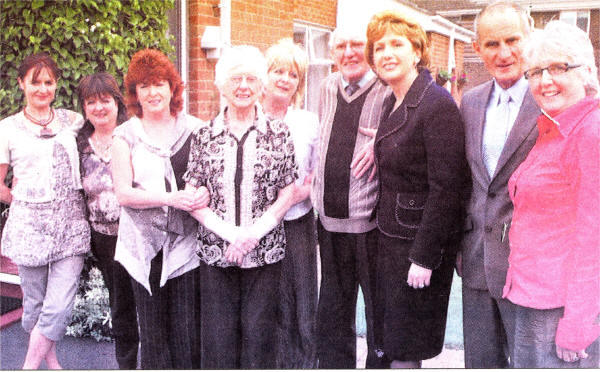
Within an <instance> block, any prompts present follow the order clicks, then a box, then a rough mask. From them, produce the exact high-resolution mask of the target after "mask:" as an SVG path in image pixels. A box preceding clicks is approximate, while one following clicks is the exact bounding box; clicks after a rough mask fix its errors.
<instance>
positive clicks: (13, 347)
mask: <svg viewBox="0 0 600 372" xmlns="http://www.w3.org/2000/svg"><path fill="white" fill-rule="evenodd" d="M27 340H28V335H27V333H25V331H24V330H23V328H22V327H21V325H20V324H19V323H16V324H13V325H12V326H10V327H8V328H6V329H3V330H2V331H0V369H2V370H9V369H20V368H21V366H22V365H23V361H24V360H25V352H26V350H27ZM357 344H358V353H357V359H358V360H357V363H356V366H357V367H358V368H364V366H365V358H366V355H367V345H366V341H365V338H364V337H358V338H357ZM57 352H58V358H59V360H60V361H61V363H62V366H63V367H64V368H65V369H95V370H97V369H116V368H117V363H116V361H115V358H114V344H113V343H111V342H96V341H94V340H93V339H90V338H74V337H65V338H64V339H63V340H62V341H61V342H59V343H58V344H57ZM464 365H465V364H464V353H463V351H462V350H452V349H444V351H443V352H442V353H441V354H440V355H438V356H437V357H436V358H433V359H429V360H426V361H424V362H423V367H424V368H464ZM42 367H45V366H42Z"/></svg>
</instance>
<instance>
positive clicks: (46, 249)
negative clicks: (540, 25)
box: [0, 1, 600, 369]
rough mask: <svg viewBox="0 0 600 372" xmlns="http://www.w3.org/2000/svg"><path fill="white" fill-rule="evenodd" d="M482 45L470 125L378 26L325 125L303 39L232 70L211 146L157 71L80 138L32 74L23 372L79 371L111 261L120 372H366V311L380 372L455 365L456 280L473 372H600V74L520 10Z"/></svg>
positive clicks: (490, 23)
mask: <svg viewBox="0 0 600 372" xmlns="http://www.w3.org/2000/svg"><path fill="white" fill-rule="evenodd" d="M475 33H476V36H475V40H474V42H473V46H474V49H475V51H476V52H477V53H478V54H479V56H480V57H481V59H482V60H483V62H484V65H485V67H486V69H487V70H488V72H489V73H490V74H491V76H492V77H493V79H492V80H491V81H489V82H486V83H484V84H482V85H480V86H478V87H475V88H474V89H472V90H470V91H468V92H466V93H465V95H464V97H463V99H462V102H461V106H460V108H458V107H457V106H456V104H455V102H454V100H453V98H452V97H451V95H450V94H449V93H448V92H447V91H446V90H445V89H444V88H442V87H440V86H438V85H437V84H436V83H435V81H434V80H433V79H432V77H431V75H430V73H429V71H428V69H427V67H428V66H429V62H430V51H431V48H430V41H429V39H428V37H427V34H426V33H425V31H424V29H423V28H422V26H421V25H420V24H419V23H418V22H416V21H415V20H413V19H411V18H410V17H409V16H407V15H405V14H402V13H399V12H396V11H383V12H380V13H377V14H375V15H374V16H373V17H372V18H371V20H370V22H369V24H368V26H367V30H366V32H362V30H359V29H357V28H356V27H347V26H346V27H343V26H340V27H338V28H337V29H336V30H335V31H334V32H333V34H332V37H331V42H330V47H331V56H332V59H333V61H334V63H335V66H336V70H337V71H336V72H334V73H332V74H331V75H330V76H328V77H327V78H326V79H325V80H324V81H323V82H322V84H321V91H320V100H319V112H318V115H315V114H313V113H310V112H308V111H306V110H303V109H301V108H300V107H301V105H302V101H303V93H304V86H305V79H306V73H307V66H308V61H307V56H306V54H305V53H304V51H303V50H302V48H300V47H299V46H297V45H295V44H294V43H293V42H292V41H291V40H290V39H284V40H281V41H280V42H278V43H276V44H275V45H273V46H271V47H270V48H269V49H268V50H267V51H266V53H265V55H263V54H262V53H261V52H260V51H259V50H258V49H256V48H254V47H250V46H235V47H231V48H228V49H225V50H224V51H223V54H222V56H221V58H220V59H219V61H218V63H217V64H216V68H215V84H216V86H217V88H218V90H219V92H220V94H221V97H222V99H223V104H222V105H221V107H222V110H221V111H220V113H219V114H218V115H217V116H216V117H215V118H214V119H212V120H210V122H203V121H201V120H199V119H197V118H195V117H193V116H191V115H187V114H185V113H184V112H183V98H182V93H183V90H184V85H183V82H182V80H181V78H180V76H179V74H178V73H177V71H176V69H175V67H174V66H173V64H172V63H171V61H169V59H168V58H167V57H166V56H165V55H164V54H163V53H161V52H159V51H156V50H152V49H145V50H141V51H139V52H137V53H136V54H134V56H133V57H132V59H131V62H130V65H129V68H128V70H127V73H126V75H125V78H124V91H125V94H124V96H123V95H122V93H121V91H120V89H119V87H118V85H117V83H116V81H115V79H114V77H112V76H111V75H109V74H107V73H102V72H101V73H97V74H93V75H91V76H87V77H84V78H83V79H82V80H81V81H80V83H79V87H78V92H77V93H78V102H79V104H80V106H81V110H82V114H83V115H80V114H77V113H75V112H72V111H69V110H64V109H58V108H57V109H55V108H52V106H51V103H52V101H53V99H54V93H55V91H56V84H57V80H58V78H59V76H60V71H59V70H58V68H57V66H56V64H55V62H54V61H53V60H52V58H50V57H49V56H48V55H47V54H44V53H40V54H35V55H32V56H28V57H26V58H25V59H24V60H23V62H22V64H21V67H20V68H19V71H18V82H19V85H20V87H21V89H22V91H23V94H24V97H25V105H24V107H23V109H22V110H21V111H20V112H18V113H17V114H15V115H13V116H10V117H8V118H6V119H4V120H3V121H1V122H0V178H2V179H4V177H5V176H6V174H7V171H8V167H9V166H11V167H12V169H13V172H14V178H13V182H12V187H11V188H9V187H8V186H7V185H4V184H2V185H0V200H1V201H2V202H5V203H10V204H11V208H10V215H9V218H8V221H7V225H6V226H5V229H4V232H3V236H2V253H3V254H4V255H6V256H8V257H9V258H11V259H12V260H13V261H14V262H15V263H16V264H17V265H18V268H19V275H20V277H21V283H22V289H23V294H24V302H23V306H24V315H23V320H22V324H23V327H24V328H25V330H26V331H28V332H30V334H31V336H30V341H29V347H28V351H27V355H26V359H25V364H24V366H23V367H24V368H26V369H31V368H38V367H39V365H40V363H41V361H42V360H45V362H46V366H47V367H48V368H59V367H60V364H59V362H58V360H57V357H56V341H58V340H60V338H61V337H62V336H63V335H64V331H65V328H66V326H67V324H68V321H69V314H70V309H71V307H72V304H73V301H74V297H75V292H76V289H77V283H78V278H79V274H80V271H81V269H82V266H83V261H84V257H85V255H86V253H87V252H88V251H89V250H90V247H91V250H92V252H93V255H94V256H95V257H96V258H97V259H98V265H99V268H100V270H101V272H102V274H103V277H104V279H105V282H106V285H107V288H108V290H109V295H110V306H111V312H112V318H113V334H114V336H115V349H116V353H115V354H116V358H117V362H118V364H119V367H120V368H124V369H134V368H136V366H137V359H138V355H137V353H138V345H141V347H140V350H141V355H140V360H141V368H143V369H189V368H209V369H221V368H316V367H319V368H355V367H356V335H355V314H356V301H357V294H358V287H359V285H360V287H361V289H362V291H363V294H364V299H365V310H366V311H365V312H366V320H367V348H368V353H367V361H366V366H367V368H387V367H391V368H418V367H420V366H421V361H422V360H424V359H429V358H432V357H434V356H436V355H438V354H439V353H440V352H441V350H442V348H443V341H444V333H445V326H446V316H447V310H448V298H449V294H450V287H451V283H452V277H453V272H454V270H455V268H456V270H457V272H458V273H459V275H461V276H462V278H463V295H462V298H463V326H464V329H463V331H464V332H463V333H464V341H465V343H464V345H465V366H466V367H467V368H505V367H518V368H527V367H599V366H600V361H599V358H600V340H599V336H600V317H599V315H600V276H599V275H598V273H599V272H600V271H599V270H600V228H599V224H598V221H599V220H600V218H599V217H600V215H599V214H600V192H599V190H600V107H599V103H600V101H599V99H598V93H599V85H598V76H597V68H596V66H595V61H594V50H593V48H592V45H591V43H590V40H589V38H588V36H587V35H586V34H585V33H584V32H582V31H581V30H579V29H578V28H577V27H575V26H570V25H567V24H564V23H562V22H560V21H551V22H549V23H548V24H547V25H546V26H545V28H544V29H543V30H535V31H534V30H533V29H532V24H531V22H530V18H529V17H528V15H527V14H526V12H525V11H524V10H523V9H522V8H520V7H519V6H518V5H516V4H514V3H511V2H507V1H499V2H495V3H493V4H491V5H488V6H487V7H486V8H484V9H483V10H482V11H481V12H480V14H479V15H478V16H477V18H476V20H475ZM517 191H518V192H517ZM315 215H316V218H315ZM317 243H318V247H319V248H318V252H319V254H320V268H321V269H320V273H321V284H320V288H319V287H318V284H317V283H318V281H317V266H318V265H317Z"/></svg>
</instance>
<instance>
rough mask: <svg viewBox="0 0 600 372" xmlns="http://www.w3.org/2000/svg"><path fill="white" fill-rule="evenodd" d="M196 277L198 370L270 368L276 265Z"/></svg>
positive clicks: (204, 271) (204, 268) (207, 270)
mask: <svg viewBox="0 0 600 372" xmlns="http://www.w3.org/2000/svg"><path fill="white" fill-rule="evenodd" d="M200 272H201V274H200V275H201V277H202V281H201V282H200V288H201V294H200V296H201V298H202V312H201V323H202V331H201V333H202V368H203V369H240V368H242V369H273V368H275V365H276V364H275V360H276V356H277V328H278V326H279V324H278V323H279V322H278V316H279V314H278V308H279V279H280V275H281V262H277V263H274V264H270V265H265V266H261V267H258V268H253V269H241V268H239V267H228V268H219V267H214V266H209V265H206V264H204V263H201V264H200Z"/></svg>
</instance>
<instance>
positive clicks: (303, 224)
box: [277, 210, 318, 369]
mask: <svg viewBox="0 0 600 372" xmlns="http://www.w3.org/2000/svg"><path fill="white" fill-rule="evenodd" d="M284 226H285V239H286V245H285V258H284V259H283V261H282V270H281V287H280V290H281V295H280V298H281V330H280V340H279V354H278V358H277V368H295V369H299V368H300V369H308V368H315V367H316V366H317V345H316V321H317V301H318V300H317V298H318V280H317V237H316V231H315V215H314V213H313V211H312V210H310V211H309V212H308V213H307V214H305V215H304V216H302V217H300V218H297V219H295V220H292V221H285V222H284Z"/></svg>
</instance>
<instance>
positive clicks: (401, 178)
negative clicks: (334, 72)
mask: <svg viewBox="0 0 600 372" xmlns="http://www.w3.org/2000/svg"><path fill="white" fill-rule="evenodd" d="M366 55H367V60H368V61H369V64H370V65H371V67H372V68H373V70H374V71H375V72H376V73H377V75H378V76H379V77H380V78H381V79H382V80H383V81H384V82H386V83H387V84H388V85H389V86H390V87H391V88H392V91H393V93H394V94H393V95H392V96H390V97H389V99H388V100H387V101H386V102H385V104H384V113H383V116H382V122H381V124H380V126H379V129H378V131H377V135H376V138H375V157H376V162H377V163H376V164H377V169H378V171H379V182H380V184H379V199H378V203H377V207H376V210H375V213H376V217H377V226H378V227H379V230H380V231H381V232H382V234H381V236H380V240H379V252H378V261H377V265H378V272H379V273H380V275H379V277H378V278H377V287H378V310H377V313H378V319H377V321H378V322H379V325H380V327H379V329H382V331H383V332H382V335H383V351H384V353H385V356H386V358H387V360H388V361H390V362H391V367H392V368H418V367H420V365H421V360H423V359H429V358H432V357H434V356H435V355H437V354H439V353H440V352H441V350H442V347H443V341H444V331H445V325H446V313H447V309H448V297H449V294H450V285H451V283H452V273H453V267H454V260H455V255H456V248H457V245H458V237H459V236H458V233H459V230H460V227H461V225H462V224H461V220H462V208H461V197H462V195H461V193H462V190H463V189H462V188H463V187H464V184H465V182H466V179H467V178H466V169H467V166H466V160H465V154H464V129H463V123H462V121H461V118H460V114H459V111H458V108H457V107H456V104H455V103H454V100H453V99H452V97H451V96H450V94H448V92H447V91H446V90H445V89H443V88H442V87H440V86H438V85H437V84H435V82H434V81H433V80H432V78H431V75H430V74H429V71H428V70H427V69H426V68H425V66H427V64H428V62H429V41H428V39H427V36H426V34H425V31H424V30H423V29H422V28H421V26H420V25H419V24H418V23H416V22H415V21H413V20H411V19H409V18H408V17H406V16H404V15H403V14H400V13H397V12H393V11H384V12H381V13H378V14H376V15H375V16H373V18H372V19H371V21H370V23H369V26H368V29H367V47H366ZM381 327H383V328H381Z"/></svg>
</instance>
